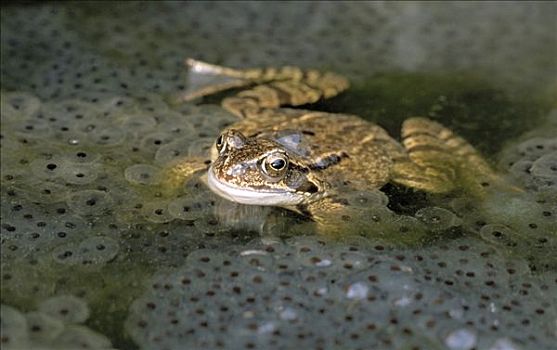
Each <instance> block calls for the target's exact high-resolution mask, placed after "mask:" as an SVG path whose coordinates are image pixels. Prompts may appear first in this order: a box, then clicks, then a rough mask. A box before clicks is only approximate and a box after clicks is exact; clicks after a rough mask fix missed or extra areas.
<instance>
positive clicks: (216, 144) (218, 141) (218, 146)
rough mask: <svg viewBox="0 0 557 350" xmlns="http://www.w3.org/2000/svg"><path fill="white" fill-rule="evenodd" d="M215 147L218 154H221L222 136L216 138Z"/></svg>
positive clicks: (222, 147) (222, 146)
mask: <svg viewBox="0 0 557 350" xmlns="http://www.w3.org/2000/svg"><path fill="white" fill-rule="evenodd" d="M215 146H216V147H217V151H219V153H220V152H222V150H223V149H224V137H223V136H222V134H221V135H220V136H219V137H218V138H217V141H216V142H215Z"/></svg>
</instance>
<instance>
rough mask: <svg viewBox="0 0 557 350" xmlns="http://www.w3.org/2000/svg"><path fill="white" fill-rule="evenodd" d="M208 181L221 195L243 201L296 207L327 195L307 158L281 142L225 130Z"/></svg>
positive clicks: (324, 186) (219, 138) (217, 142)
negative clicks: (306, 160)
mask: <svg viewBox="0 0 557 350" xmlns="http://www.w3.org/2000/svg"><path fill="white" fill-rule="evenodd" d="M214 152H215V153H214V154H213V157H212V158H213V159H214V161H213V162H212V164H211V167H210V168H209V173H208V177H207V178H208V184H209V187H210V188H211V190H212V191H213V192H215V193H217V194H218V195H220V196H222V197H224V198H226V199H228V200H231V201H234V202H238V203H243V204H254V205H272V206H295V205H298V204H302V203H307V202H311V201H313V200H315V199H318V198H321V197H322V196H323V195H324V192H325V188H326V184H325V183H323V182H322V181H319V180H318V179H316V178H315V177H314V176H313V175H312V173H311V170H310V168H309V166H308V165H307V164H306V162H305V161H304V159H303V158H302V157H301V156H299V155H297V154H295V153H294V152H291V151H289V150H288V149H287V148H285V147H284V146H283V145H281V144H280V143H278V142H276V141H274V140H272V139H267V138H262V137H258V138H256V137H250V138H248V137H246V136H244V135H243V134H242V133H240V132H239V131H237V130H234V129H230V130H226V131H224V132H223V133H222V134H221V135H220V136H219V137H218V138H217V140H216V142H215V150H214Z"/></svg>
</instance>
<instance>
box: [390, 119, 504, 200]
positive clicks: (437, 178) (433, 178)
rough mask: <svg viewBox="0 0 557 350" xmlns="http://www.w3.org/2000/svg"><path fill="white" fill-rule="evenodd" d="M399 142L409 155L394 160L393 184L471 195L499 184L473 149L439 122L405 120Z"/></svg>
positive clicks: (494, 175)
mask: <svg viewBox="0 0 557 350" xmlns="http://www.w3.org/2000/svg"><path fill="white" fill-rule="evenodd" d="M402 142H403V144H404V147H405V149H406V152H407V154H408V156H407V157H404V158H401V159H398V160H396V161H395V164H394V166H393V179H392V180H393V182H396V183H400V184H403V185H405V186H409V187H413V188H417V189H420V190H424V191H427V192H433V193H446V192H449V191H452V190H453V189H455V188H462V189H464V190H465V191H467V192H470V193H472V194H474V195H482V193H483V191H484V190H485V187H488V186H489V184H490V183H495V182H501V181H500V179H499V177H498V176H497V175H496V174H495V173H494V172H493V170H492V169H491V167H490V166H489V165H488V164H487V162H486V161H485V160H484V159H483V158H482V157H481V156H480V155H479V153H478V152H477V151H476V150H475V149H474V147H472V146H471V145H470V144H469V143H468V142H466V140H464V139H463V138H461V137H459V136H457V135H455V134H454V133H453V132H452V131H450V130H449V129H447V128H445V127H443V126H442V125H441V124H439V123H436V122H434V121H431V120H429V119H426V118H410V119H408V120H406V121H405V122H404V124H403V126H402Z"/></svg>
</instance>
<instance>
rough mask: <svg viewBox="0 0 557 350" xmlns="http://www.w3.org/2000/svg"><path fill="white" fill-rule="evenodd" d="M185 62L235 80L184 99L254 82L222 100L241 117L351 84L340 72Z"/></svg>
mask: <svg viewBox="0 0 557 350" xmlns="http://www.w3.org/2000/svg"><path fill="white" fill-rule="evenodd" d="M186 64H187V65H188V66H189V68H190V71H191V72H194V73H198V74H213V75H222V76H226V77H230V78H233V79H234V80H232V81H229V82H225V83H222V84H216V85H211V86H207V87H204V88H201V89H199V90H197V91H193V92H190V93H188V94H186V95H184V96H183V97H182V100H183V101H189V100H192V99H194V98H198V97H202V96H208V95H212V94H214V93H217V92H221V91H224V90H228V89H231V88H241V87H248V86H252V88H251V89H248V90H244V91H241V92H239V93H238V94H237V95H235V96H232V97H227V98H225V99H224V100H223V101H222V106H223V108H224V109H226V110H228V111H229V112H231V113H232V114H234V115H236V116H238V117H240V118H257V117H258V116H260V115H261V113H262V111H263V110H265V109H275V108H279V107H281V106H300V105H303V104H308V103H314V102H317V101H319V100H320V99H326V98H330V97H333V96H336V95H338V94H339V93H341V92H342V91H344V90H346V89H347V88H348V86H349V83H348V80H347V79H346V78H344V77H343V76H340V75H338V74H335V73H332V72H320V71H317V70H302V69H300V68H298V67H290V66H286V67H280V68H272V67H270V68H252V69H233V68H228V67H222V66H217V65H213V64H210V63H206V62H202V61H197V60H193V59H188V60H186Z"/></svg>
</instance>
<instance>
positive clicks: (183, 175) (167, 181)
mask: <svg viewBox="0 0 557 350" xmlns="http://www.w3.org/2000/svg"><path fill="white" fill-rule="evenodd" d="M210 163H211V161H210V160H208V159H207V158H203V157H189V158H184V159H180V160H178V161H175V162H173V163H171V164H168V165H167V166H165V167H164V168H163V170H162V172H161V179H162V181H161V188H162V190H163V192H164V193H169V194H175V193H178V190H179V189H180V188H181V187H182V186H183V184H184V183H185V182H186V181H187V180H188V179H190V178H192V177H194V176H197V175H201V174H202V173H203V172H206V171H207V169H208V168H209V165H210Z"/></svg>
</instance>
